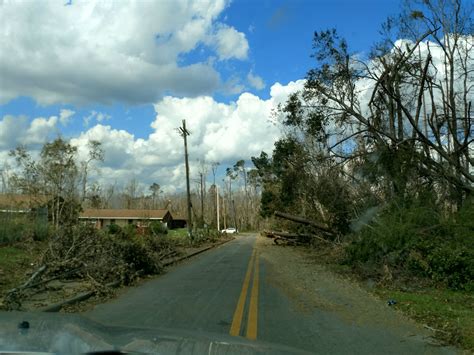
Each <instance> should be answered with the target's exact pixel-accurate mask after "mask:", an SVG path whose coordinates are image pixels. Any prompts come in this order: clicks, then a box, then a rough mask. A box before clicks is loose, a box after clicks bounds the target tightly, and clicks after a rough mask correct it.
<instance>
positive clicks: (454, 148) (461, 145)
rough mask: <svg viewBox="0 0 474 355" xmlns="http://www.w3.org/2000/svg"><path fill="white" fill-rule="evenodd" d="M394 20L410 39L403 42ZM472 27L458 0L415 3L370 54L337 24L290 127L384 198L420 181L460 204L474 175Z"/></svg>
mask: <svg viewBox="0 0 474 355" xmlns="http://www.w3.org/2000/svg"><path fill="white" fill-rule="evenodd" d="M395 24H396V25H397V26H396V27H395ZM394 28H397V29H402V30H403V32H404V33H409V34H410V35H411V38H409V39H407V40H402V41H397V42H395V41H394V40H392V39H391V37H390V35H391V32H393V31H394ZM472 29H473V27H472V22H471V20H470V17H469V14H468V13H467V12H465V11H464V10H463V9H462V8H461V3H460V1H456V0H452V1H451V0H450V1H447V0H446V1H438V2H431V1H423V2H410V3H408V5H407V8H406V11H405V13H404V14H403V15H402V16H401V17H400V18H399V19H398V20H397V21H394V20H390V21H388V22H387V25H386V26H385V30H386V31H385V33H386V35H385V39H384V41H382V42H381V43H379V44H378V45H377V46H376V47H375V48H374V50H373V52H372V55H371V57H370V61H369V62H367V61H364V60H360V59H358V57H357V56H355V55H353V54H352V53H350V51H349V49H348V45H347V43H346V42H345V41H344V40H343V39H341V38H340V37H339V36H338V35H337V33H336V32H335V31H334V30H329V31H322V32H316V33H315V34H314V41H313V46H314V55H313V57H314V58H315V59H316V63H317V65H316V67H315V68H314V69H312V70H310V71H309V73H308V76H307V81H306V85H305V88H304V90H303V91H302V92H301V93H298V94H295V95H293V96H291V97H290V99H289V100H288V102H287V104H286V106H285V107H283V108H282V110H281V113H282V114H283V115H284V124H285V125H287V126H288V127H291V128H293V129H294V130H293V132H292V134H290V136H291V137H293V138H294V139H296V140H298V141H299V142H300V143H301V144H302V145H303V146H304V147H305V150H306V153H307V155H308V156H313V157H314V156H315V155H320V156H322V157H325V158H326V160H328V161H332V162H333V164H335V165H336V166H338V167H341V166H342V167H344V168H343V169H341V171H340V173H341V174H346V175H347V174H352V176H351V178H350V180H348V181H351V183H353V182H356V181H360V178H361V177H362V176H364V178H370V179H371V183H373V188H374V189H375V190H377V191H379V193H381V194H382V195H381V196H383V197H384V198H390V197H393V196H406V195H411V194H413V193H415V194H416V193H417V192H418V191H419V188H420V186H422V187H424V188H427V189H434V190H436V191H437V192H438V193H440V194H442V195H444V196H445V197H446V198H447V199H446V201H451V203H452V204H454V205H455V206H458V207H459V206H461V205H462V203H463V201H464V200H465V199H466V197H467V196H468V195H469V194H471V193H472V191H473V183H474V176H473V174H472V168H473V158H472V144H473V138H472V137H473V126H472V113H471V111H472V110H471V104H472V103H471V101H470V100H471V99H472V94H473V90H474V88H473V86H472V77H473V70H474V69H473V64H472V63H473V55H474V54H473V45H474V38H473V32H472ZM470 149H471V151H470ZM308 153H309V154H308ZM311 161H314V159H311ZM312 175H313V176H314V173H313V174H312Z"/></svg>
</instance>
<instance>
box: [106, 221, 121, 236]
mask: <svg viewBox="0 0 474 355" xmlns="http://www.w3.org/2000/svg"><path fill="white" fill-rule="evenodd" d="M107 231H108V232H109V234H119V233H120V232H121V231H122V228H120V226H119V225H118V224H115V223H112V224H109V225H108V227H107Z"/></svg>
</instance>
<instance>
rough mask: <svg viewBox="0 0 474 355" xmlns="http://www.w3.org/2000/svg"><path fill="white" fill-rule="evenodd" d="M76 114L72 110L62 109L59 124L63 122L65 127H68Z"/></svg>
mask: <svg viewBox="0 0 474 355" xmlns="http://www.w3.org/2000/svg"><path fill="white" fill-rule="evenodd" d="M74 114H75V112H74V111H72V110H68V109H62V110H61V111H59V122H61V124H62V125H63V126H67V125H68V124H69V122H71V118H72V116H74Z"/></svg>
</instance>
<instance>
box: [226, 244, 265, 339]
mask: <svg viewBox="0 0 474 355" xmlns="http://www.w3.org/2000/svg"><path fill="white" fill-rule="evenodd" d="M252 271H253V281H252V289H251V292H250V302H249V309H248V317H247V328H246V330H247V332H246V335H245V336H246V338H247V339H250V340H255V339H257V321H258V277H259V263H258V253H257V251H256V250H255V249H254V250H253V252H252V256H251V257H250V260H249V264H248V266H247V272H246V273H245V278H244V283H243V285H242V291H241V292H240V296H239V301H238V302H237V307H236V308H235V312H234V317H233V318H232V324H231V326H230V332H229V334H230V335H232V336H239V335H240V329H241V326H242V318H243V316H244V309H245V301H246V300H247V293H248V289H249V285H250V278H251V276H252Z"/></svg>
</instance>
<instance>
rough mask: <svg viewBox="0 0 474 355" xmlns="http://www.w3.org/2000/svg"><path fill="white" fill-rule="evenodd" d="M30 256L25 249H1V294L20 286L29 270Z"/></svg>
mask: <svg viewBox="0 0 474 355" xmlns="http://www.w3.org/2000/svg"><path fill="white" fill-rule="evenodd" d="M29 260H30V256H29V254H28V252H27V251H26V250H24V249H21V248H17V247H13V246H5V247H0V277H1V280H0V294H1V293H3V292H4V291H6V290H9V289H10V288H12V287H15V286H17V285H18V283H19V282H20V280H22V279H23V278H24V277H25V271H26V269H28V268H29Z"/></svg>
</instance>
